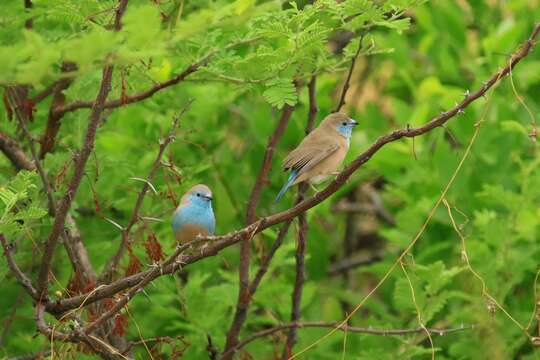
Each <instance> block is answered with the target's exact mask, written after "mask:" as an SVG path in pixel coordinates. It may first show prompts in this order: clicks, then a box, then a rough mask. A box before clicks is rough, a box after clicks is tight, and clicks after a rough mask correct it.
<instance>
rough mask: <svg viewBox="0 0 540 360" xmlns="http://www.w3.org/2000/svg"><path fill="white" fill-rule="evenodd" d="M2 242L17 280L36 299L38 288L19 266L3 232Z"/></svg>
mask: <svg viewBox="0 0 540 360" xmlns="http://www.w3.org/2000/svg"><path fill="white" fill-rule="evenodd" d="M0 242H1V243H2V248H3V249H4V256H5V257H6V260H7V264H8V267H9V269H10V270H11V272H12V273H13V275H14V276H15V278H16V279H17V281H18V282H19V283H20V284H21V285H22V286H23V287H24V288H25V289H26V292H27V293H28V294H29V295H30V296H31V297H32V299H34V300H36V299H38V298H39V296H38V292H37V290H36V289H35V288H34V286H33V285H32V282H31V281H30V279H29V278H28V276H26V275H25V274H24V273H23V272H22V270H21V269H20V268H19V266H18V265H17V263H16V262H15V260H14V259H13V256H12V254H11V246H10V245H9V244H8V242H7V240H6V238H5V237H4V235H3V234H0Z"/></svg>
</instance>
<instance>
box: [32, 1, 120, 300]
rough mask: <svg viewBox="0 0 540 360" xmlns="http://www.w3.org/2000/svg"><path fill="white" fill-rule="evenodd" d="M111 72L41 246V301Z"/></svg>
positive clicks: (106, 69) (106, 75)
mask: <svg viewBox="0 0 540 360" xmlns="http://www.w3.org/2000/svg"><path fill="white" fill-rule="evenodd" d="M126 7H127V0H121V1H120V5H119V6H118V8H117V10H116V18H115V25H114V29H115V31H118V30H120V27H121V23H120V21H121V18H122V15H123V14H124V11H125V10H126ZM112 73H113V65H111V64H107V65H105V67H104V68H103V75H102V79H101V85H100V89H99V92H98V94H97V96H96V100H95V102H94V104H93V106H92V111H91V113H90V116H89V119H88V128H87V130H86V138H85V141H84V145H83V147H82V149H81V150H80V151H79V152H78V153H77V154H76V155H75V160H74V166H75V169H74V171H73V177H72V178H71V181H70V183H69V185H68V189H67V191H66V193H65V195H64V196H63V198H62V201H61V202H60V205H59V207H58V209H57V210H58V211H57V213H56V217H55V219H54V224H53V227H52V230H51V233H50V235H49V237H48V239H47V242H46V243H45V249H44V251H43V257H42V261H41V267H40V270H39V277H38V284H37V287H38V289H37V290H38V293H39V295H40V297H41V298H42V299H46V298H47V287H48V278H49V269H50V266H51V261H52V258H53V255H54V250H55V248H56V244H57V243H58V238H59V236H60V234H61V232H62V229H63V228H64V222H65V220H66V215H67V212H68V211H69V208H70V207H71V202H72V201H73V198H74V197H75V194H76V192H77V189H78V187H79V184H80V183H81V179H82V176H83V173H84V168H85V166H86V161H87V160H88V158H89V156H90V153H91V152H92V150H93V149H94V141H95V137H96V132H97V127H98V124H99V121H100V119H101V114H102V112H103V109H104V105H105V100H106V99H107V95H108V94H109V92H110V90H111V81H112Z"/></svg>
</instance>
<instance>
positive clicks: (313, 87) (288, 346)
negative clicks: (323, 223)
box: [281, 75, 317, 359]
mask: <svg viewBox="0 0 540 360" xmlns="http://www.w3.org/2000/svg"><path fill="white" fill-rule="evenodd" d="M308 95H309V112H308V120H307V124H306V131H305V132H306V135H308V134H309V133H310V132H311V130H313V124H314V122H315V118H316V117H317V78H316V76H315V75H313V76H312V78H311V81H310V82H309V86H308ZM307 187H308V185H307V184H301V185H300V186H299V188H298V200H297V202H301V201H302V200H304V194H305V192H306V190H307ZM307 236H308V222H307V216H306V213H305V212H304V213H301V214H300V215H299V216H298V241H297V243H296V254H295V260H296V277H295V280H294V288H293V293H292V299H291V322H292V323H296V322H298V321H299V320H300V306H301V304H302V290H303V288H304V281H305V276H306V275H305V268H304V267H305V264H304V262H305V261H304V260H305V254H306V243H307ZM296 340H297V339H296V328H294V327H293V328H291V329H290V330H289V333H288V334H287V340H286V342H285V346H284V348H283V354H282V356H281V358H282V359H287V358H288V357H289V356H290V354H291V353H292V349H293V347H294V345H295V344H296Z"/></svg>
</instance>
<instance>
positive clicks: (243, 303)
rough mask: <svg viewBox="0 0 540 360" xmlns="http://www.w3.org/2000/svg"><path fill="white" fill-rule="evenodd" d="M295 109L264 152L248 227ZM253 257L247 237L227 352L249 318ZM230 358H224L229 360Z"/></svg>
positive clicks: (283, 115) (284, 113) (285, 113)
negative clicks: (276, 150)
mask: <svg viewBox="0 0 540 360" xmlns="http://www.w3.org/2000/svg"><path fill="white" fill-rule="evenodd" d="M293 110H294V107H292V106H289V105H285V106H284V107H283V111H282V112H281V117H280V119H279V122H278V124H277V126H276V128H275V130H274V132H273V133H272V135H271V136H270V137H269V138H268V144H267V145H266V150H265V152H264V157H263V161H262V166H261V170H260V171H259V175H258V176H257V179H256V180H255V185H253V189H252V191H251V195H250V197H249V202H248V206H247V212H246V225H249V224H251V223H253V222H254V221H255V217H256V209H257V203H258V202H259V197H260V195H261V190H262V188H263V186H264V185H265V184H266V182H267V181H268V174H269V173H270V168H271V166H272V158H273V156H274V151H275V148H276V145H277V143H278V141H279V139H281V137H282V136H283V133H284V132H285V129H286V128H287V125H288V124H289V120H290V118H291V115H292V113H293ZM250 257H251V236H246V237H244V239H243V240H242V242H241V244H240V265H239V269H238V273H239V289H238V300H237V303H236V311H235V313H234V318H233V321H232V322H231V326H230V328H229V331H228V332H227V341H226V343H225V350H226V349H229V348H231V347H233V346H234V344H236V343H237V342H238V334H239V333H240V329H241V328H242V324H243V323H244V321H245V319H246V316H247V309H248V307H249V303H250V301H251V296H252V294H251V293H250V286H249V260H250ZM227 359H228V358H224V360H227Z"/></svg>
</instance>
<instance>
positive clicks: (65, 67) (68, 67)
mask: <svg viewBox="0 0 540 360" xmlns="http://www.w3.org/2000/svg"><path fill="white" fill-rule="evenodd" d="M76 69H77V66H76V65H75V64H74V63H72V62H64V63H62V66H61V72H62V73H64V74H65V73H67V72H72V71H75V70H76ZM72 82H73V78H72V77H63V78H61V79H60V80H58V81H57V82H56V83H55V84H54V85H55V86H54V88H53V91H52V92H53V99H52V103H51V106H50V108H49V115H48V118H47V127H46V128H45V132H44V133H43V136H42V137H41V141H40V142H41V149H40V152H39V158H40V159H43V158H45V155H46V154H47V153H48V152H51V151H52V149H53V148H54V145H55V142H56V135H57V134H58V131H59V130H60V125H61V121H60V120H61V119H62V117H63V115H64V114H62V113H59V112H57V111H56V109H58V108H61V107H62V106H64V103H65V101H66V97H65V95H64V93H63V91H64V90H65V89H67V88H68V87H69V86H70V85H71V83H72Z"/></svg>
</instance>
